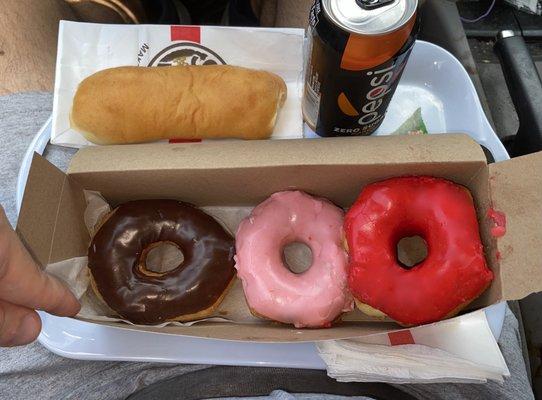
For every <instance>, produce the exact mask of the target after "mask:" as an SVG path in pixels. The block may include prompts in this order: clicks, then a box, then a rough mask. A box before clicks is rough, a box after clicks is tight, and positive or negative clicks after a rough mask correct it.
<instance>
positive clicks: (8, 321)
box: [0, 300, 41, 347]
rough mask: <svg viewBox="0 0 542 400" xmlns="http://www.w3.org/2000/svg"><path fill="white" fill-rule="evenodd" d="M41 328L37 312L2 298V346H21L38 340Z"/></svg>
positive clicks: (0, 306)
mask: <svg viewBox="0 0 542 400" xmlns="http://www.w3.org/2000/svg"><path fill="white" fill-rule="evenodd" d="M40 330H41V319H40V317H39V315H38V313H37V312H35V311H34V310H30V309H28V308H26V307H21V306H17V305H14V304H10V303H7V302H5V301H1V300H0V346H2V347H5V346H19V345H23V344H28V343H31V342H33V341H34V340H36V338H37V337H38V335H39V333H40Z"/></svg>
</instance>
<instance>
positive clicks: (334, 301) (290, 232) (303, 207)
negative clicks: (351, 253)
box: [235, 191, 353, 328]
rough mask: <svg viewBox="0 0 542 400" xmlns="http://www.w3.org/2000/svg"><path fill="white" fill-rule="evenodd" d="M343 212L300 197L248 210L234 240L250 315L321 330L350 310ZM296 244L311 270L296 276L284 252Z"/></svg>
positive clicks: (280, 197) (282, 197)
mask: <svg viewBox="0 0 542 400" xmlns="http://www.w3.org/2000/svg"><path fill="white" fill-rule="evenodd" d="M342 223H343V211H342V210H341V209H340V208H338V207H337V206H335V205H333V204H332V203H331V202H329V201H327V200H325V199H321V198H315V197H312V196H310V195H308V194H306V193H304V192H300V191H285V192H278V193H275V194H273V195H272V196H271V197H269V198H268V199H267V200H265V201H264V202H262V203H261V204H259V205H258V206H257V207H255V208H254V210H253V211H252V213H251V214H250V216H249V217H247V218H246V219H244V220H243V221H242V222H241V224H240V225H239V228H238V230H237V234H236V250H237V252H236V256H235V261H236V263H235V268H236V269H237V274H238V276H239V278H240V279H241V281H242V283H243V289H244V293H245V297H246V300H247V303H248V306H249V307H250V309H251V311H252V313H253V314H254V315H256V316H259V317H263V318H267V319H270V320H274V321H278V322H282V323H287V324H293V325H295V326H296V327H297V328H303V327H327V326H330V325H331V323H332V322H333V321H334V320H336V319H337V318H338V317H339V316H340V315H341V313H343V312H345V311H349V310H351V309H352V306H353V302H352V297H351V295H350V294H349V292H348V288H347V277H348V273H347V255H346V252H345V250H344V248H343V244H342V243H343V234H342ZM292 242H302V243H305V244H306V245H307V246H309V247H310V249H311V251H312V265H311V266H310V267H309V269H308V270H306V271H304V272H302V273H300V274H296V273H294V272H292V271H290V270H289V269H288V268H287V267H286V266H285V265H284V263H283V260H282V251H283V248H284V246H286V245H287V244H289V243H292Z"/></svg>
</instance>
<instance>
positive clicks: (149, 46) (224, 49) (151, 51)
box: [51, 21, 304, 147]
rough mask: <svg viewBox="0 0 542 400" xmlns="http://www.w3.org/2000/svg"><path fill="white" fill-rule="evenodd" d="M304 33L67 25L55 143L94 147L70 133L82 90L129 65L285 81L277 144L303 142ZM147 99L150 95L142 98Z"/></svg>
mask: <svg viewBox="0 0 542 400" xmlns="http://www.w3.org/2000/svg"><path fill="white" fill-rule="evenodd" d="M303 37H304V31H303V30H302V29H292V28H287V29H283V28H280V29H278V28H238V27H216V26H170V25H105V24H89V23H81V22H68V21H61V22H60V28H59V34H58V54H57V64H56V73H55V89H54V103H53V124H52V135H51V143H53V144H58V145H62V146H68V147H82V146H85V145H89V144H91V143H90V142H88V141H87V140H86V139H85V138H84V137H83V136H82V135H81V134H80V133H78V132H76V131H74V130H72V129H71V128H70V119H69V115H70V109H71V105H72V100H73V96H74V95H75V91H76V89H77V85H78V84H79V82H81V81H82V80H83V79H84V78H86V77H87V76H89V75H91V74H93V73H95V72H97V71H99V70H102V69H105V68H111V67H118V66H123V65H135V66H163V65H179V64H183V63H186V64H190V65H194V64H195V65H204V64H229V65H237V66H242V67H248V68H254V69H262V70H267V71H270V72H274V73H275V74H277V75H279V76H281V77H282V78H283V79H284V81H285V82H286V85H287V87H288V97H287V100H286V103H285V104H284V107H283V108H282V109H281V110H280V112H279V116H278V120H277V125H276V126H275V130H274V132H273V135H272V137H271V138H272V139H295V138H301V137H303V117H302V115H301V92H302V86H303V81H302V78H303V77H302V74H303ZM141 95H142V96H145V93H141Z"/></svg>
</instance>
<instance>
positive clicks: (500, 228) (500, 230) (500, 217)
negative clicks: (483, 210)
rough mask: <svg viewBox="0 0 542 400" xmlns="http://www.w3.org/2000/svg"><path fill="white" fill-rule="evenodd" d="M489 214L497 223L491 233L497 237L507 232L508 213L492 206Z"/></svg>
mask: <svg viewBox="0 0 542 400" xmlns="http://www.w3.org/2000/svg"><path fill="white" fill-rule="evenodd" d="M487 216H488V217H489V218H491V219H492V220H493V223H494V224H495V226H494V227H492V228H491V235H492V236H493V237H496V238H500V237H503V236H504V234H505V233H506V215H505V214H504V213H503V212H500V211H497V210H494V209H493V208H490V209H489V210H488V212H487Z"/></svg>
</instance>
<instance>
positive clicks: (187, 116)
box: [70, 65, 286, 144]
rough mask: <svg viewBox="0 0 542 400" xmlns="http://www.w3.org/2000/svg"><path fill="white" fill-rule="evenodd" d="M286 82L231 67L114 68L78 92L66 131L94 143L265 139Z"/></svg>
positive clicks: (83, 84) (88, 81) (85, 82)
mask: <svg viewBox="0 0 542 400" xmlns="http://www.w3.org/2000/svg"><path fill="white" fill-rule="evenodd" d="M285 99H286V84H285V83H284V81H283V80H282V79H281V78H280V77H279V76H277V75H275V74H272V73H270V72H266V71H257V70H252V69H248V68H241V67H233V66H229V65H204V66H178V67H118V68H110V69H106V70H103V71H99V72H97V73H95V74H93V75H91V76H89V77H87V78H86V79H84V80H83V81H82V82H81V83H80V84H79V87H78V88H77V92H76V93H75V97H74V99H73V105H72V110H71V114H70V120H71V126H72V128H73V129H75V130H77V131H80V132H81V133H82V134H83V135H84V136H85V137H86V138H87V139H88V140H89V141H91V142H93V143H97V144H123V143H140V142H150V141H155V140H161V139H174V138H177V139H204V138H232V137H233V138H242V139H266V138H268V137H269V136H270V135H271V133H272V132H273V128H274V126H275V122H276V119H277V113H278V111H279V108H280V107H281V106H282V105H283V104H284V101H285Z"/></svg>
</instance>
